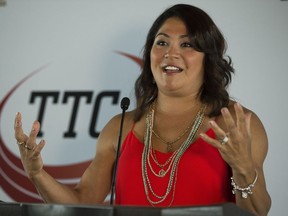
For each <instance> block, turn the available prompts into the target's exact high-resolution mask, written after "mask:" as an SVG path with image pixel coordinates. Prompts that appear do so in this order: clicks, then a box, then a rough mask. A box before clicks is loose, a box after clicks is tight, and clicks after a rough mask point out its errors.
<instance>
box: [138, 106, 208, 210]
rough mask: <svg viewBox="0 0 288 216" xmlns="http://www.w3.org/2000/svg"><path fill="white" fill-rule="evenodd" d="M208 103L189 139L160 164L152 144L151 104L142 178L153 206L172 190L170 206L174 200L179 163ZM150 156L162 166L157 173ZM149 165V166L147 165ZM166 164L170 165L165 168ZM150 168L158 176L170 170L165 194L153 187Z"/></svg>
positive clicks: (152, 119)
mask: <svg viewBox="0 0 288 216" xmlns="http://www.w3.org/2000/svg"><path fill="white" fill-rule="evenodd" d="M205 109H206V105H203V106H202V107H201V108H200V110H199V112H198V113H197V115H196V118H195V121H194V124H193V126H192V128H191V131H190V133H189V136H188V137H187V139H186V140H185V141H184V142H183V143H182V144H181V146H180V147H179V149H177V150H176V151H175V152H173V154H172V155H171V156H170V157H169V159H168V160H167V161H166V162H165V163H164V164H159V163H158V161H157V160H156V159H155V158H154V157H153V146H152V134H153V124H154V103H153V104H152V105H151V106H150V110H149V112H148V113H147V115H146V120H145V123H146V128H145V136H144V149H143V153H142V180H143V184H144V190H145V194H146V198H147V200H148V202H149V203H150V204H151V206H155V205H157V204H160V203H162V202H164V201H165V200H166V199H167V197H168V195H169V194H170V193H171V191H172V198H171V201H170V203H169V206H171V204H172V203H173V201H174V195H175V188H176V182H177V171H178V164H179V161H180V159H181V157H182V155H183V154H184V152H185V151H186V149H187V148H188V147H189V146H190V145H191V143H192V140H193V139H194V137H195V135H196V132H197V131H198V129H199V127H200V126H201V123H202V121H203V118H204V113H205ZM150 157H151V158H152V159H153V161H154V163H155V164H156V165H157V166H158V167H160V168H161V169H160V171H159V172H158V173H157V172H156V171H155V170H154V169H153V167H152V166H151V161H150ZM147 165H148V166H147ZM165 166H168V167H167V168H166V170H165ZM148 168H149V170H150V171H151V172H152V174H153V175H155V176H156V177H159V178H162V177H164V176H165V175H166V174H167V173H168V172H170V176H169V181H168V184H167V189H166V192H165V193H164V194H163V195H158V194H156V193H155V191H154V190H153V188H152V185H151V182H150V179H149V176H148Z"/></svg>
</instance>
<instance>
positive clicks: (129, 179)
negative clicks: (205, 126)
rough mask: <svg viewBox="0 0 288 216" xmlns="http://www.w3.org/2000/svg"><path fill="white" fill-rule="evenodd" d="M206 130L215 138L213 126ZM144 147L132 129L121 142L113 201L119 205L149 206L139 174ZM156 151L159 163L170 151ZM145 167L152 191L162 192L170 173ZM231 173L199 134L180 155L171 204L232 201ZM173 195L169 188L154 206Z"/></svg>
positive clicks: (165, 204)
mask: <svg viewBox="0 0 288 216" xmlns="http://www.w3.org/2000/svg"><path fill="white" fill-rule="evenodd" d="M206 134H207V135H208V136H210V137H213V138H215V134H214V131H213V130H212V129H209V130H208V131H207V132H206ZM143 148H144V144H143V142H141V141H140V140H139V139H138V138H137V137H136V136H135V134H134V133H133V130H131V131H130V132H129V133H128V135H127V137H126V138H125V140H124V142H123V145H122V148H121V153H120V157H119V162H118V171H117V178H116V190H115V195H116V197H115V203H116V204H118V205H137V206H151V204H150V203H149V202H148V200H147V197H146V194H145V190H144V184H143V178H142V168H141V164H142V162H141V161H142V152H143ZM155 152H156V157H157V159H158V161H159V162H160V163H164V162H165V161H166V160H167V159H168V158H169V156H171V154H172V153H162V152H159V151H155ZM153 164H154V162H153V163H152V166H153V167H154V168H155V169H157V166H156V165H155V164H154V165H153ZM147 170H148V176H149V179H150V182H151V186H152V188H153V190H154V191H155V193H156V194H158V195H163V194H165V191H166V188H167V185H168V181H169V176H170V175H169V173H168V175H166V176H165V177H163V178H159V177H156V176H155V175H153V174H152V172H151V171H150V169H147ZM230 176H231V170H230V168H229V166H228V165H227V163H226V162H225V161H224V160H223V159H222V157H221V155H220V153H219V152H218V150H217V149H216V148H214V147H213V146H211V145H210V144H209V143H206V142H205V141H204V140H202V139H201V138H199V139H197V140H195V141H194V143H192V144H191V145H190V146H189V148H188V149H187V150H186V151H185V153H184V154H183V155H182V157H181V159H180V162H179V165H178V172H177V181H176V186H175V190H174V191H175V192H174V199H173V202H172V204H171V206H174V207H175V206H193V205H212V204H220V203H223V202H235V197H234V196H233V194H232V192H231V189H232V188H231V184H230ZM172 196H173V195H172V192H171V193H170V194H169V195H168V197H167V199H166V200H165V201H164V202H163V203H160V204H157V205H155V206H159V207H168V206H169V205H170V202H171V200H172ZM152 200H153V197H152ZM154 201H156V200H154Z"/></svg>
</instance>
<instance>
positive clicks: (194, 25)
mask: <svg viewBox="0 0 288 216" xmlns="http://www.w3.org/2000/svg"><path fill="white" fill-rule="evenodd" d="M171 17H177V18H180V19H181V20H182V21H183V22H184V23H185V25H186V28H187V31H188V34H189V37H190V39H191V43H192V46H193V48H194V49H195V50H197V51H199V52H203V53H204V55H205V57H204V82H203V84H202V86H201V88H200V89H199V93H198V94H199V98H200V100H201V102H203V103H206V104H209V105H211V107H212V109H211V112H210V113H209V116H216V115H219V113H220V109H221V108H222V107H224V106H227V105H228V103H229V94H228V92H227V87H228V85H229V83H230V82H231V75H232V73H234V69H233V67H232V62H231V59H230V57H228V56H227V57H225V56H224V55H225V52H226V41H225V39H224V37H223V35H222V33H221V32H220V30H219V29H218V27H217V26H216V25H215V23H214V22H213V20H212V19H211V18H210V17H209V15H208V14H207V13H205V12H204V11H203V10H201V9H199V8H197V7H194V6H191V5H186V4H177V5H174V6H172V7H170V8H168V9H166V10H165V11H164V12H163V13H162V14H161V15H160V16H159V17H158V18H157V19H156V20H155V22H154V23H153V25H152V27H151V28H150V30H149V32H148V35H147V38H146V43H145V45H144V48H143V68H142V72H141V74H140V76H139V77H138V79H137V80H136V83H135V96H136V100H137V107H136V112H135V118H134V120H135V121H138V120H139V119H140V118H141V116H142V115H143V113H144V112H145V110H146V109H147V107H148V106H149V105H150V104H151V103H152V102H153V101H154V99H155V98H156V97H157V93H158V87H157V85H155V83H154V81H153V80H154V79H153V75H152V71H151V59H150V53H151V49H152V46H153V43H154V40H155V36H156V34H157V32H158V31H159V29H160V28H161V26H162V25H163V23H164V22H165V21H166V20H167V19H168V18H171ZM191 85H193V84H191Z"/></svg>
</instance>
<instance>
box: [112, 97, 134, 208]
mask: <svg viewBox="0 0 288 216" xmlns="http://www.w3.org/2000/svg"><path fill="white" fill-rule="evenodd" d="M129 105H130V100H129V98H127V97H124V98H122V100H121V109H122V115H121V123H120V129H119V136H118V145H117V150H116V158H115V164H114V169H113V176H112V186H111V196H110V205H113V199H114V193H115V182H116V175H117V167H118V160H119V151H120V145H121V137H122V128H123V122H124V116H125V111H126V110H127V109H128V107H129Z"/></svg>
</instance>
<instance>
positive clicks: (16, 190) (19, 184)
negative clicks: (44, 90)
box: [0, 51, 142, 203]
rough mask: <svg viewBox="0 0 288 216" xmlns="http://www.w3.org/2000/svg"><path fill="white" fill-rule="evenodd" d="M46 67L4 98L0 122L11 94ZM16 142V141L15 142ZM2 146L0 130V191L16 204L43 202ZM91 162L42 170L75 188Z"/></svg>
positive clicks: (21, 168)
mask: <svg viewBox="0 0 288 216" xmlns="http://www.w3.org/2000/svg"><path fill="white" fill-rule="evenodd" d="M116 52H117V53H118V54H120V55H123V56H125V57H127V58H129V59H131V60H132V61H134V62H135V63H136V64H138V65H139V66H140V67H142V60H141V59H140V58H138V57H136V56H133V55H130V54H127V53H124V52H118V51H116ZM47 66H48V65H44V66H42V67H40V68H38V69H36V70H35V71H33V72H32V73H30V74H28V75H27V76H26V77H24V78H23V79H22V80H20V81H19V82H18V83H17V84H16V85H15V86H14V87H13V88H12V89H11V90H10V91H9V92H8V93H7V94H6V96H5V97H4V99H3V100H2V102H1V103H0V122H1V115H2V111H3V109H4V106H5V104H6V103H7V101H8V100H9V98H10V97H11V96H12V94H13V93H14V92H15V91H16V90H17V89H18V88H19V87H20V86H21V85H22V84H23V83H24V82H25V81H27V80H28V79H29V78H31V77H32V76H34V75H35V74H36V73H38V72H40V71H42V70H43V69H45V68H46V67H47ZM15 142H16V141H15ZM6 146H7V145H5V144H4V141H3V138H2V134H1V130H0V164H1V167H0V176H1V178H0V186H1V187H2V189H3V190H4V191H5V192H6V193H7V194H8V195H9V196H10V197H11V198H12V199H13V200H15V201H17V202H34V203H39V202H43V200H42V198H41V197H40V196H39V194H38V192H37V190H36V189H35V187H34V185H33V184H32V183H31V182H30V181H29V180H28V178H27V176H26V174H25V171H24V169H23V166H22V163H21V159H20V157H19V156H18V155H15V154H14V153H13V152H11V151H10V150H9V149H8V148H7V147H6ZM90 163H91V160H87V161H84V162H80V163H75V164H70V165H65V166H46V165H44V169H45V170H46V171H47V172H48V173H50V174H51V175H52V176H53V177H54V178H56V179H57V180H59V181H62V182H63V183H64V184H65V185H68V186H70V187H73V186H75V184H76V183H77V182H78V180H79V178H80V177H81V176H82V174H83V172H84V170H85V169H86V168H87V167H88V166H89V164H90Z"/></svg>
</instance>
